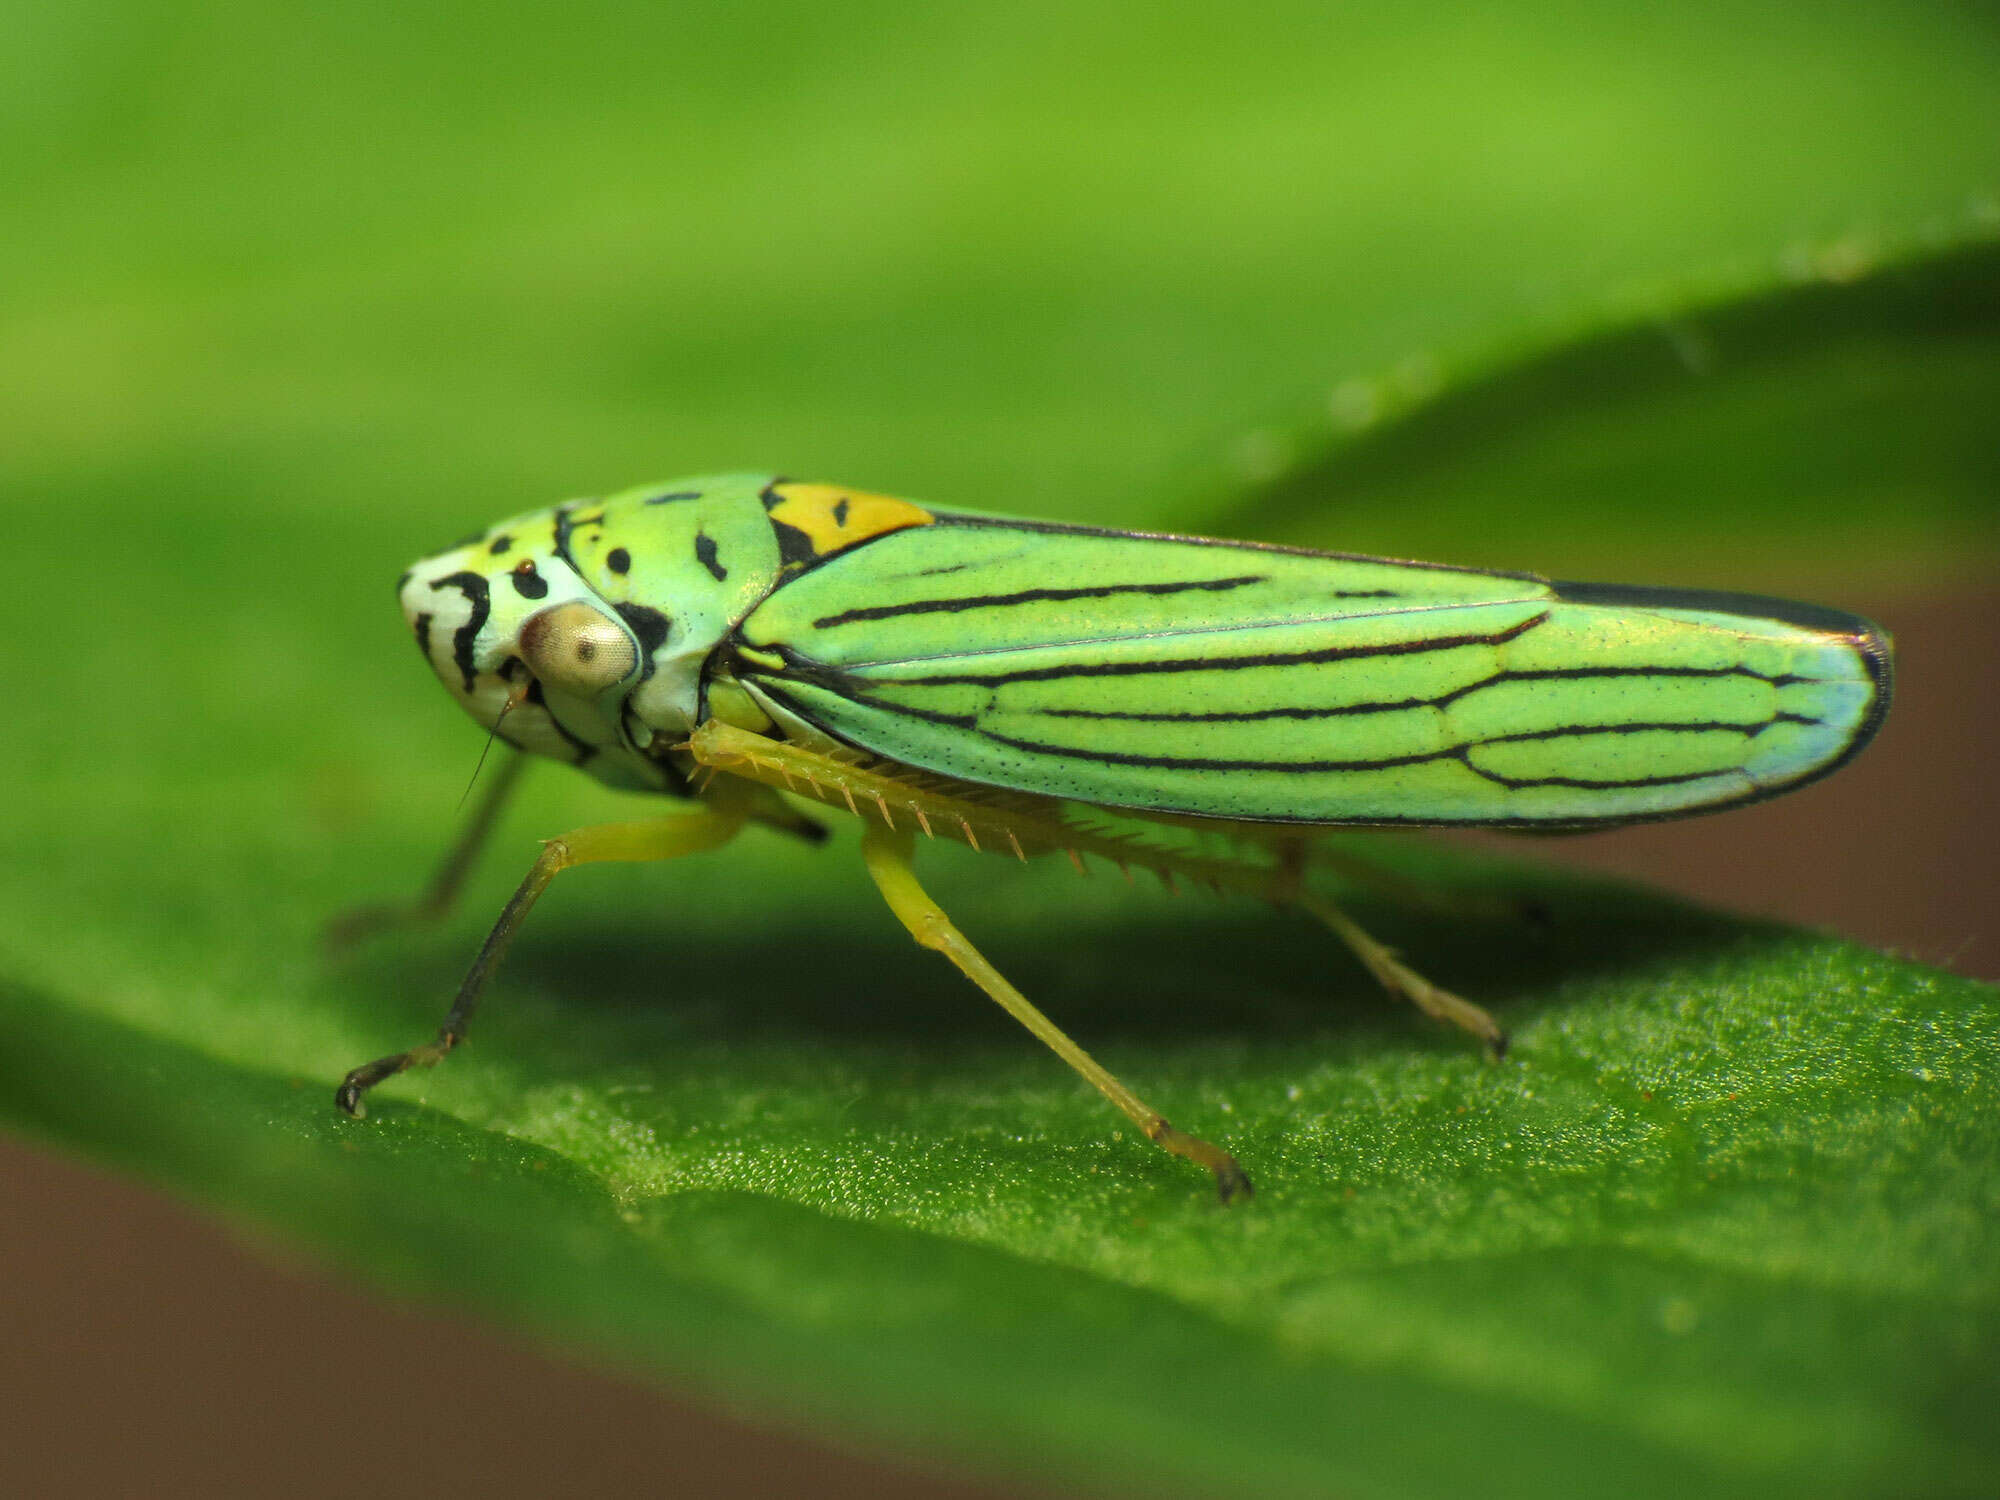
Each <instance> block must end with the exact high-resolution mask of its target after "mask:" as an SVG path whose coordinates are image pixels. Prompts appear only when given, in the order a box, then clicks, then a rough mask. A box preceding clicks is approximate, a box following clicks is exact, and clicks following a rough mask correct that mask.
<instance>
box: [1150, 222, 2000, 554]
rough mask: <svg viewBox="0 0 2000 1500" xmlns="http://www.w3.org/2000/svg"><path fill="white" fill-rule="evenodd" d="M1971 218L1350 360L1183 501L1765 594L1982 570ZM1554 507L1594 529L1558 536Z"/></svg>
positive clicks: (1984, 441) (1986, 373) (1265, 527)
mask: <svg viewBox="0 0 2000 1500" xmlns="http://www.w3.org/2000/svg"><path fill="white" fill-rule="evenodd" d="M1964 233H1965V234H1966V236H1967V237H1966V238H1965V239H1964V240H1963V241H1962V242H1960V243H1956V244H1951V245H1948V246H1945V247H1939V246H1936V245H1924V246H1903V247H1898V248H1897V249H1896V250H1893V251H1891V250H1888V249H1886V248H1885V247H1883V246H1881V245H1878V244H1875V243H1872V242H1870V241H1868V240H1865V239H1859V238H1851V239H1848V240H1843V241H1840V242H1837V243H1833V244H1829V245H1825V246H1822V247H1819V248H1817V249H1816V250H1813V251H1805V250H1800V251H1796V252H1794V254H1793V256H1792V257H1791V258H1790V259H1789V260H1788V261H1787V263H1785V264H1782V265H1781V264H1777V263H1775V262H1774V263H1773V264H1772V265H1771V266H1770V267H1769V268H1768V269H1765V270H1763V271H1762V272H1761V274H1758V275H1754V276H1752V277H1750V278H1748V280H1747V282H1744V283H1742V284H1725V285H1723V286H1720V287H1717V286H1705V285H1703V284H1701V283H1700V282H1699V281H1697V280H1689V281H1685V282H1680V283H1662V284H1660V285H1656V286H1651V287H1645V288H1641V289H1637V290H1628V291H1625V292H1623V293H1621V294H1619V295H1618V296H1616V297H1613V298H1607V299H1606V302H1605V304H1604V305H1602V306H1600V307H1596V308H1590V309H1584V310H1580V311H1579V313H1578V314H1577V315H1576V316H1575V317H1574V318H1573V320H1572V321H1571V322H1570V323H1568V324H1567V325H1566V326H1563V327H1561V328H1558V329H1555V330H1553V331H1540V332H1534V333H1528V334H1525V335H1520V336H1517V337H1515V338H1514V339H1512V340H1510V341H1508V342H1507V343H1504V344H1502V345H1500V346H1499V347H1496V348H1493V349H1489V350H1485V351H1464V352H1461V353H1460V354H1459V355H1458V356H1457V358H1456V359H1455V360H1454V362H1453V365H1452V366H1451V367H1450V368H1449V369H1447V368H1446V367H1444V366H1443V365H1441V364H1440V362H1439V360H1438V359H1437V358H1436V357H1435V356H1431V355H1420V356H1413V357H1411V358H1409V359H1405V360H1404V361H1402V362H1401V363H1399V364H1397V365H1396V366H1395V367H1393V368H1391V369H1389V370H1387V371H1384V372H1381V373H1379V374H1377V375H1374V376H1363V375H1352V376H1349V377H1347V378H1346V379H1344V380H1341V381H1340V382H1338V383H1337V384H1335V385H1334V386H1333V387H1332V389H1331V391H1330V392H1329V393H1328V394H1326V395H1324V396H1323V397H1321V398H1320V399H1319V400H1318V401H1316V402H1315V403H1314V404H1313V405H1312V407H1311V408H1309V409H1302V410H1300V411H1298V412H1295V413H1294V414H1292V415H1290V416H1289V417H1284V418H1280V419H1278V420H1276V421H1274V422H1271V423H1269V424H1267V425H1265V426H1264V427H1261V428H1259V429H1257V430H1254V431H1252V432H1250V433H1249V434H1247V435H1246V436H1245V437H1244V438H1242V439H1241V440H1240V441H1239V443H1238V444H1237V445H1236V452H1235V454H1234V456H1233V461H1232V463H1231V464H1230V465H1229V466H1228V467H1227V468H1225V469H1223V470H1221V471H1219V472H1218V473H1216V474H1215V475H1214V476H1213V477H1211V478H1209V479H1207V480H1206V481H1205V482H1203V483H1202V484H1200V485H1199V486H1197V487H1196V488H1195V490H1194V492H1193V498H1192V499H1191V500H1190V502H1188V509H1189V512H1190V514H1191V515H1193V516H1195V517H1198V518H1199V521H1200V524H1202V525H1204V526H1205V527H1207V528H1209V529H1212V530H1214V531H1217V532H1219V533H1221V534H1224V535H1248V536H1261V537H1272V538H1281V539H1284V540H1288V541H1293V542H1299V543H1303V544H1305V545H1309V546H1323V547H1335V548H1340V549H1345V550H1351V551H1359V552H1370V551H1373V552H1385V551H1386V552H1413V553H1414V554H1416V555H1430V556H1450V557H1453V558H1455V559H1460V560H1463V561H1466V562H1471V563H1476V564H1483V565H1488V566H1495V567H1506V568H1516V569H1528V570H1530V571H1533V570H1543V571H1550V572H1569V573H1571V574H1576V573H1585V572H1591V571H1593V570H1594V571H1597V572H1600V573H1611V574H1614V575H1615V574H1617V573H1618V572H1619V570H1621V569H1623V570H1626V571H1627V572H1629V571H1630V570H1631V569H1632V568H1633V567H1634V566H1639V567H1642V568H1650V569H1654V570H1656V571H1657V574H1658V576H1660V577H1674V576H1678V577H1680V578H1682V579H1688V578H1690V577H1699V578H1703V579H1706V580H1709V581H1714V582H1724V583H1734V584H1736V585H1738V586H1740V587H1745V588H1751V589H1757V590H1762V591H1764V592H1774V591H1782V590H1783V589H1784V588H1787V587H1800V588H1803V587H1807V586H1809V585H1811V584H1820V585H1824V583H1825V581H1826V575H1827V573H1828V571H1829V566H1830V565H1837V564H1838V563H1839V562H1842V561H1845V562H1846V563H1847V564H1848V571H1849V572H1850V573H1851V574H1852V575H1853V580H1854V581H1860V580H1864V579H1865V580H1866V581H1867V583H1868V585H1869V586H1870V587H1872V588H1874V589H1876V590H1882V589H1884V588H1885V587H1890V586H1893V585H1894V584H1895V583H1896V582H1897V581H1899V580H1900V581H1901V582H1902V583H1903V585H1904V587H1906V588H1907V587H1908V586H1909V585H1910V584H1911V583H1912V582H1913V581H1914V582H1921V581H1922V580H1925V579H1926V578H1929V577H1934V576H1936V575H1937V574H1938V573H1940V572H1943V573H1945V574H1947V575H1949V574H1951V573H1953V572H1970V571H1971V570H1970V569H1969V568H1967V560H1968V557H1976V558H1979V559H1982V560H1983V559H1989V558H1990V557H1991V556H1992V554H1993V553H1994V552H1995V550H1996V548H2000V507H1996V506H1995V504H1994V500H1993V497H1994V495H1995V493H1996V492H2000V454H1996V449H1995V445H1994V443H1993V437H1992V433H1993V422H1992V413H1993V412H1994V411H1995V410H2000V338H1996V334H2000V237H1996V236H1995V234H1994V233H1993V231H1992V230H1991V229H1990V228H1985V227H1982V226H1977V225H1967V226H1965V229H1964ZM1552 512H1553V513H1559V514H1566V515H1572V516H1576V517H1578V518H1580V519H1581V518H1587V522H1586V524H1583V525H1580V526H1578V527H1577V528H1576V529H1575V530H1574V531H1572V532H1571V533H1569V534H1568V535H1563V536H1556V535H1551V534H1549V532H1548V531H1547V530H1546V526H1545V518H1546V517H1547V516H1548V515H1549V514H1550V513H1552ZM1523 518H1529V521H1528V524H1526V525H1525V526H1524V525H1522V524H1521V522H1522V520H1523ZM1634 559H1638V560H1639V561H1638V562H1637V563H1636V564H1635V562H1634Z"/></svg>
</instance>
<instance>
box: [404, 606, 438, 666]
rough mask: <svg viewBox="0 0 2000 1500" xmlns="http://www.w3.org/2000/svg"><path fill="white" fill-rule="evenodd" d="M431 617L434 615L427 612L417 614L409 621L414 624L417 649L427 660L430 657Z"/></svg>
mask: <svg viewBox="0 0 2000 1500" xmlns="http://www.w3.org/2000/svg"><path fill="white" fill-rule="evenodd" d="M433 618H434V617H433V616H431V615H429V614H421V615H418V616H417V617H416V619H414V620H412V621H411V622H410V623H411V624H412V625H414V626H416V630H417V649H418V650H419V651H421V652H423V654H424V660H425V661H429V660H430V659H431V620H432V619H433Z"/></svg>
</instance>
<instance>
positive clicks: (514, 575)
mask: <svg viewBox="0 0 2000 1500" xmlns="http://www.w3.org/2000/svg"><path fill="white" fill-rule="evenodd" d="M507 576H508V577H509V578H511V579H513V580H514V592H515V593H517V594H519V595H520V596H521V597H522V598H523V599H546V598H547V597H548V596H549V581H548V579H546V578H544V577H542V575H541V574H540V573H538V572H537V571H536V570H535V560H534V559H533V558H532V557H524V558H522V559H521V560H520V561H519V562H517V563H515V564H514V566H513V569H512V570H511V571H510V572H509V573H508V574H507Z"/></svg>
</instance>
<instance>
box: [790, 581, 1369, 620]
mask: <svg viewBox="0 0 2000 1500" xmlns="http://www.w3.org/2000/svg"><path fill="white" fill-rule="evenodd" d="M1266 581H1267V579H1266V575H1264V574H1262V573H1246V574H1244V575H1243V576H1241V577H1239V578H1200V579H1190V580H1188V581H1185V582H1180V583H1104V584H1098V585H1095V586H1094V587H1090V588H1074V589H1020V590H1017V591H1016V592H1014V593H1011V594H960V595H958V596H957V597H955V598H946V599H912V600H910V601H909V602H907V603H904V604H875V605H868V606H865V607H863V608H860V609H848V610H842V611H841V612H840V613H839V614H837V615H823V616H821V617H820V618H819V619H817V620H814V621H813V628H814V629H816V630H825V629H827V628H828V627H830V626H834V625H849V624H853V623H854V622H855V621H858V620H893V619H895V618H896V617H897V616H899V615H930V614H957V613H958V612H959V611H960V610H966V609H1006V608H1008V607H1010V606H1013V605H1017V604H1044V603H1057V602H1060V601H1063V600H1067V599H1110V598H1115V597H1116V596H1118V595H1120V594H1150V595H1155V596H1158V595H1166V594H1185V593H1209V594H1222V593H1227V592H1228V591H1229V590H1231V589H1240V588H1243V587H1245V586H1246V585H1248V584H1253V583H1264V582H1266ZM1330 597H1333V598H1337V599H1352V598H1370V599H1376V598H1381V599H1387V598H1391V597H1393V596H1392V595H1391V594H1390V593H1389V591H1388V590H1387V589H1375V590H1371V591H1369V592H1368V593H1367V594H1365V595H1357V594H1344V593H1343V594H1334V595H1332V596H1330Z"/></svg>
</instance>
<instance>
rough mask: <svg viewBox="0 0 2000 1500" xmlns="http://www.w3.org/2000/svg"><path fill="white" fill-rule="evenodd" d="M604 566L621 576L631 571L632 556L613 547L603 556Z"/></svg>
mask: <svg viewBox="0 0 2000 1500" xmlns="http://www.w3.org/2000/svg"><path fill="white" fill-rule="evenodd" d="M604 566H605V567H607V568H609V569H610V570H611V571H612V572H614V573H617V574H619V575H621V576H622V575H624V574H626V573H629V572H631V571H632V554H631V553H629V552H627V551H626V550H625V549H624V548H623V547H613V548H612V549H611V550H610V551H609V552H607V553H605V554H604Z"/></svg>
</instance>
